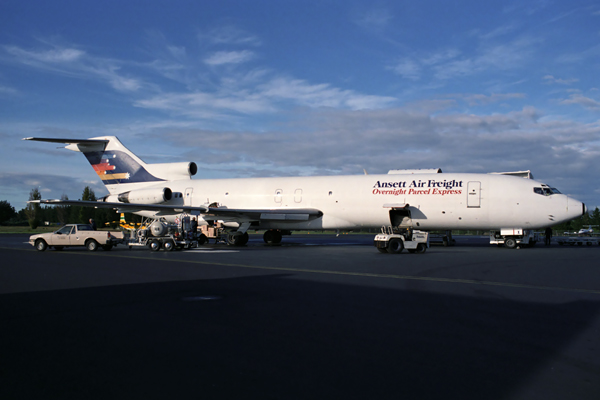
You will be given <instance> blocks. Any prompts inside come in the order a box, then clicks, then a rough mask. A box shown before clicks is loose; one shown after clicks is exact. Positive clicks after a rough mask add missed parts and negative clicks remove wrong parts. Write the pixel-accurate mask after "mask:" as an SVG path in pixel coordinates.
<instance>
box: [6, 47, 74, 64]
mask: <svg viewBox="0 0 600 400" xmlns="http://www.w3.org/2000/svg"><path fill="white" fill-rule="evenodd" d="M4 48H5V50H6V52H7V53H9V54H12V55H13V56H15V57H16V58H17V59H18V60H19V61H20V62H22V63H24V64H31V63H32V62H41V63H70V62H74V61H78V60H80V59H81V58H82V57H83V56H85V52H84V51H81V50H77V49H71V48H55V49H51V50H42V51H31V50H24V49H21V48H19V47H16V46H4Z"/></svg>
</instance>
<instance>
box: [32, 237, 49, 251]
mask: <svg viewBox="0 0 600 400" xmlns="http://www.w3.org/2000/svg"><path fill="white" fill-rule="evenodd" d="M47 248H48V245H47V244H46V241H45V240H44V239H38V240H36V241H35V249H36V250H37V251H44V250H46V249H47Z"/></svg>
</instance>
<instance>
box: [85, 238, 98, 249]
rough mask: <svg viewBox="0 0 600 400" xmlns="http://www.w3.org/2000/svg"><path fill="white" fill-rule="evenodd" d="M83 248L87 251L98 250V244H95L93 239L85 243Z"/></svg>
mask: <svg viewBox="0 0 600 400" xmlns="http://www.w3.org/2000/svg"><path fill="white" fill-rule="evenodd" d="M85 247H86V248H87V249H88V250H89V251H96V250H98V242H96V241H95V240H94V239H90V240H88V241H87V242H85Z"/></svg>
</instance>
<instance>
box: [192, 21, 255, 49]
mask: <svg viewBox="0 0 600 400" xmlns="http://www.w3.org/2000/svg"><path fill="white" fill-rule="evenodd" d="M198 38H199V40H200V41H201V42H203V41H205V40H206V41H208V42H210V43H212V44H219V45H222V44H225V45H245V46H260V45H261V40H260V39H259V38H258V37H257V36H255V35H252V34H249V33H248V32H246V31H244V30H242V29H240V28H237V27H235V26H232V25H227V26H222V27H218V28H215V29H212V30H211V31H209V32H208V33H200V34H199V35H198Z"/></svg>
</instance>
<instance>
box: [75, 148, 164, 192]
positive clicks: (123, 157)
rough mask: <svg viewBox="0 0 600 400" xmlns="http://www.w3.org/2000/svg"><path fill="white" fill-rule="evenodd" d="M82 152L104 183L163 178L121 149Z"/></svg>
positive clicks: (146, 180)
mask: <svg viewBox="0 0 600 400" xmlns="http://www.w3.org/2000/svg"><path fill="white" fill-rule="evenodd" d="M84 154H85V156H86V157H87V159H88V161H89V162H90V164H91V165H92V167H93V168H94V171H96V173H97V174H98V176H99V177H100V179H102V182H103V183H104V184H105V185H113V184H119V183H137V182H153V181H162V180H164V179H159V178H157V177H155V176H154V175H152V174H150V173H149V172H148V171H146V169H145V168H144V167H143V166H141V165H140V164H139V163H138V162H137V161H136V160H134V159H133V158H132V157H131V156H130V155H129V154H127V153H125V152H123V151H119V150H113V151H110V150H109V151H92V152H86V153H84Z"/></svg>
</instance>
